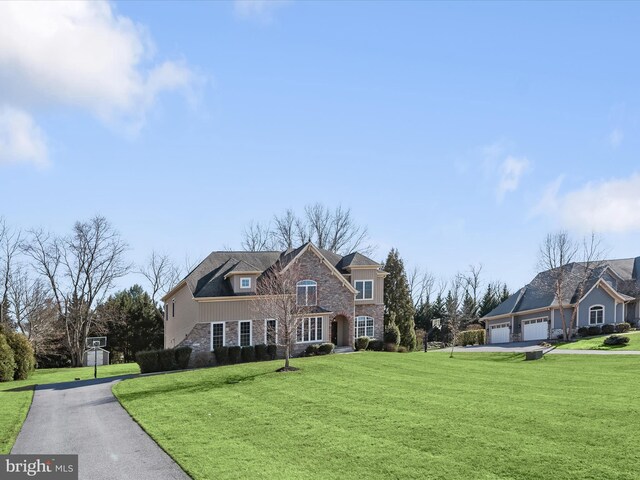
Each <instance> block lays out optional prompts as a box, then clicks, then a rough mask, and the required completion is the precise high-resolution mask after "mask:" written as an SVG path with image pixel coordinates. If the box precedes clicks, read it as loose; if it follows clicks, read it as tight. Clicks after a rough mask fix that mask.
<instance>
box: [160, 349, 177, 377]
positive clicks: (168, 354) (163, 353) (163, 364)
mask: <svg viewBox="0 0 640 480" xmlns="http://www.w3.org/2000/svg"><path fill="white" fill-rule="evenodd" d="M158 365H159V366H160V371H162V372H168V371H170V370H176V369H177V368H178V363H177V362H176V354H175V352H174V351H173V349H167V350H158Z"/></svg>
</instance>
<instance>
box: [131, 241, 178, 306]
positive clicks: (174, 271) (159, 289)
mask: <svg viewBox="0 0 640 480" xmlns="http://www.w3.org/2000/svg"><path fill="white" fill-rule="evenodd" d="M139 272H140V274H142V276H144V278H146V279H147V281H148V282H149V287H150V289H151V301H152V302H153V304H154V305H156V297H157V296H158V294H161V295H162V294H165V293H167V292H168V291H169V290H170V289H171V288H172V287H173V286H174V285H176V284H177V283H178V281H179V280H180V276H181V272H180V269H179V268H178V267H177V266H176V264H175V263H174V262H173V261H172V260H171V258H169V256H168V255H165V254H160V253H158V252H156V251H155V250H154V251H152V252H151V255H150V256H149V258H148V259H147V262H146V263H145V264H144V265H141V266H140V270H139Z"/></svg>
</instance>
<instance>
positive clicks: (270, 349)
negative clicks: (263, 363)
mask: <svg viewBox="0 0 640 480" xmlns="http://www.w3.org/2000/svg"><path fill="white" fill-rule="evenodd" d="M277 356H278V346H277V345H267V357H269V360H275V359H276V357H277Z"/></svg>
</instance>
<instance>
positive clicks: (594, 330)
mask: <svg viewBox="0 0 640 480" xmlns="http://www.w3.org/2000/svg"><path fill="white" fill-rule="evenodd" d="M600 334H602V328H600V327H599V326H598V325H591V326H590V327H588V328H587V335H589V336H590V337H593V336H595V335H600Z"/></svg>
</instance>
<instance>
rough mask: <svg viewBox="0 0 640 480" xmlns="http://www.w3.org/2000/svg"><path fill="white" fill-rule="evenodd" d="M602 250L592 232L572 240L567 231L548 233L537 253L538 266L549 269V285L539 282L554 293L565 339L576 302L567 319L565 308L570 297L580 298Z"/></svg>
mask: <svg viewBox="0 0 640 480" xmlns="http://www.w3.org/2000/svg"><path fill="white" fill-rule="evenodd" d="M603 256H604V250H603V248H602V246H601V240H600V238H599V237H598V236H596V235H595V234H594V233H592V234H591V235H590V236H588V237H585V238H583V239H582V241H581V242H577V241H575V240H573V239H572V238H571V237H570V236H569V234H568V233H567V232H566V231H560V232H556V233H550V234H548V235H547V236H546V237H545V239H544V241H543V242H542V245H541V246H540V252H539V256H538V267H539V269H540V270H542V271H547V270H548V271H549V280H550V282H549V284H548V285H542V287H543V288H547V289H549V290H550V291H551V293H553V295H554V297H555V301H556V302H557V305H558V310H559V311H560V318H561V321H562V336H563V338H564V340H565V341H567V340H569V339H570V338H571V336H572V334H573V330H574V328H575V325H576V320H577V316H578V308H577V305H576V306H574V308H573V309H572V311H571V317H570V320H569V322H567V320H566V318H565V310H566V309H567V307H570V306H572V303H571V301H572V298H573V297H574V295H575V297H576V298H577V299H578V300H579V299H580V298H582V296H583V295H584V293H585V287H586V285H587V283H588V281H589V279H590V278H591V276H592V274H593V271H594V270H595V269H596V268H598V267H599V266H600V265H602V258H603Z"/></svg>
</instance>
